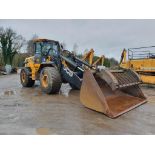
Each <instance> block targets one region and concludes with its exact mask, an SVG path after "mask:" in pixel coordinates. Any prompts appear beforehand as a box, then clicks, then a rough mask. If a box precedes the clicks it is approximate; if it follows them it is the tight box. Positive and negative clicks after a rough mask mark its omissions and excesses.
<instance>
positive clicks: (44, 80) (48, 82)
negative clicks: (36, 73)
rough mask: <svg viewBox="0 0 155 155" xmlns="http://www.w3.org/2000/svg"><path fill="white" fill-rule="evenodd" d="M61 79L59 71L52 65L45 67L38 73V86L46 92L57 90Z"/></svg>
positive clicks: (56, 91) (50, 92)
mask: <svg viewBox="0 0 155 155" xmlns="http://www.w3.org/2000/svg"><path fill="white" fill-rule="evenodd" d="M61 84H62V81H61V76H60V73H59V71H58V70H57V69H56V68H54V67H45V68H43V69H42V71H41V73H40V86H41V89H42V91H43V92H45V93H47V94H56V93H58V92H59V90H60V87H61Z"/></svg>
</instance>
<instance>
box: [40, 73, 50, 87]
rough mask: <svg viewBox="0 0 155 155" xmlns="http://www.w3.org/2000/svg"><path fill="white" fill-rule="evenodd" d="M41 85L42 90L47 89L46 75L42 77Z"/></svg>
mask: <svg viewBox="0 0 155 155" xmlns="http://www.w3.org/2000/svg"><path fill="white" fill-rule="evenodd" d="M41 83H42V86H43V87H44V88H46V87H48V76H47V74H43V75H42V79H41Z"/></svg>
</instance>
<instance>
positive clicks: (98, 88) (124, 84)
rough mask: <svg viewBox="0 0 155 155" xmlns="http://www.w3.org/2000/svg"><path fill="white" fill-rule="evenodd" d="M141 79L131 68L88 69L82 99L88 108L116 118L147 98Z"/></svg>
mask: <svg viewBox="0 0 155 155" xmlns="http://www.w3.org/2000/svg"><path fill="white" fill-rule="evenodd" d="M139 83H140V79H139V77H138V75H137V74H136V73H135V72H133V71H131V70H114V71H111V70H107V69H102V70H101V71H99V72H96V73H94V74H93V73H91V70H86V71H85V73H84V76H83V82H82V86H81V91H80V100H81V102H82V103H83V105H85V106H86V107H87V108H90V109H93V110H95V111H98V112H101V113H104V114H105V115H107V116H109V117H111V118H115V117H117V116H119V115H121V114H123V113H125V112H127V111H129V110H131V109H133V108H135V107H137V106H139V105H141V104H143V103H145V102H146V98H145V96H144V94H143V92H142V91H141V89H140V88H139Z"/></svg>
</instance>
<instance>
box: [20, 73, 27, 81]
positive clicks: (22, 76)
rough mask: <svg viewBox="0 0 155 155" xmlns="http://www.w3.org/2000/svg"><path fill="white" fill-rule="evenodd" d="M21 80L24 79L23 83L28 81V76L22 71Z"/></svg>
mask: <svg viewBox="0 0 155 155" xmlns="http://www.w3.org/2000/svg"><path fill="white" fill-rule="evenodd" d="M21 79H22V82H23V83H24V82H25V81H26V74H25V72H24V71H22V73H21Z"/></svg>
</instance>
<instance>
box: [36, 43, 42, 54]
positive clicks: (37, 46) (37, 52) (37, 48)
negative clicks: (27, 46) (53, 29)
mask: <svg viewBox="0 0 155 155" xmlns="http://www.w3.org/2000/svg"><path fill="white" fill-rule="evenodd" d="M41 50H42V48H41V46H40V43H39V42H38V43H35V53H36V54H41Z"/></svg>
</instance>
